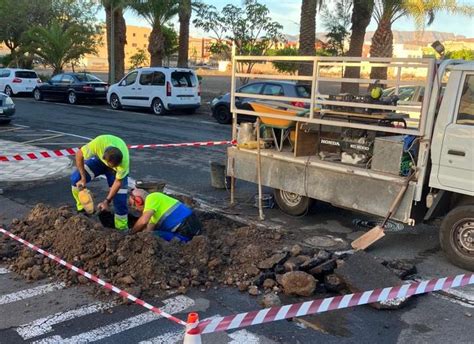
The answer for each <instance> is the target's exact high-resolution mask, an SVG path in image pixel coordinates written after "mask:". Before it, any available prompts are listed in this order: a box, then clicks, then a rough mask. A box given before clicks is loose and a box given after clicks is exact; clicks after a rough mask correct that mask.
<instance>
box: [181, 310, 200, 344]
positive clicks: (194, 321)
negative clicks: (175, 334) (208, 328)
mask: <svg viewBox="0 0 474 344" xmlns="http://www.w3.org/2000/svg"><path fill="white" fill-rule="evenodd" d="M198 324H199V314H197V313H189V314H188V325H187V326H186V333H185V335H184V342H183V343H184V344H201V343H202V341H201V333H200V332H199V329H198V328H197V325H198Z"/></svg>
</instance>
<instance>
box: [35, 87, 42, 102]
mask: <svg viewBox="0 0 474 344" xmlns="http://www.w3.org/2000/svg"><path fill="white" fill-rule="evenodd" d="M33 97H34V98H35V100H37V101H41V100H43V94H42V93H41V91H40V90H39V88H35V90H34V91H33Z"/></svg>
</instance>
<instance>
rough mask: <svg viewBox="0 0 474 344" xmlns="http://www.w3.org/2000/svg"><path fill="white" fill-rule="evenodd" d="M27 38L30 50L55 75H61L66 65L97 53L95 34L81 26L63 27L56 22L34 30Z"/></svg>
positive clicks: (29, 32) (70, 25) (27, 34)
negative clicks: (51, 69) (50, 68)
mask: <svg viewBox="0 0 474 344" xmlns="http://www.w3.org/2000/svg"><path fill="white" fill-rule="evenodd" d="M26 36H27V39H28V50H29V51H31V52H32V53H34V54H35V55H36V56H39V57H40V58H41V59H42V61H43V63H44V64H45V65H48V66H50V67H52V68H53V74H58V73H61V72H62V71H63V69H64V66H65V65H66V64H68V63H74V62H75V61H77V60H79V59H80V58H81V57H83V56H84V55H86V54H91V53H96V52H97V50H96V46H97V42H96V40H95V38H94V34H93V32H92V31H91V30H90V29H89V28H88V27H85V26H81V25H79V24H69V25H61V23H59V22H58V21H57V20H54V21H52V22H51V23H50V24H49V25H48V26H47V27H44V26H36V27H34V28H32V29H31V30H30V31H28V32H27V33H26Z"/></svg>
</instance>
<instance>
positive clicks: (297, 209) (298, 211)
mask: <svg viewBox="0 0 474 344" xmlns="http://www.w3.org/2000/svg"><path fill="white" fill-rule="evenodd" d="M274 196H275V202H276V204H277V205H278V207H279V208H280V209H281V211H283V212H284V213H285V214H288V215H292V216H301V215H304V214H306V213H307V212H308V210H309V208H310V206H311V204H312V203H313V199H311V198H309V197H306V196H301V195H298V194H295V193H293V192H288V191H283V190H279V189H275V191H274Z"/></svg>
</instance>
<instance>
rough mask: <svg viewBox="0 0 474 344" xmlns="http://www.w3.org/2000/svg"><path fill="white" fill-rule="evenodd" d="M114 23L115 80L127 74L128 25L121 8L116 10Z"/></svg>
mask: <svg viewBox="0 0 474 344" xmlns="http://www.w3.org/2000/svg"><path fill="white" fill-rule="evenodd" d="M114 24H115V25H114V31H115V34H114V38H115V42H114V50H115V54H114V59H115V81H118V80H120V79H121V78H122V77H123V76H124V75H125V44H127V25H126V23H125V18H124V17H123V10H122V9H121V8H118V9H116V10H115V22H114Z"/></svg>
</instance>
